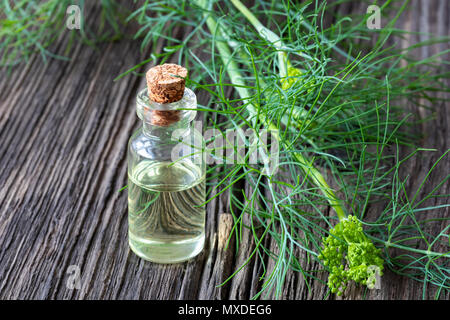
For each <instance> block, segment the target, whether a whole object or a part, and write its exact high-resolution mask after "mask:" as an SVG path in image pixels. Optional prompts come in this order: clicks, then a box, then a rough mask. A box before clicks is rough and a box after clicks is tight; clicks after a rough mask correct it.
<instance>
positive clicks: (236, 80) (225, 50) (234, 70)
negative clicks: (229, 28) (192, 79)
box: [196, 0, 346, 220]
mask: <svg viewBox="0 0 450 320" xmlns="http://www.w3.org/2000/svg"><path fill="white" fill-rule="evenodd" d="M196 1H197V3H198V4H199V6H200V7H201V8H203V9H204V10H205V12H204V15H205V17H206V24H207V26H208V28H209V30H210V32H211V34H214V33H216V32H217V31H218V26H217V23H216V21H214V19H213V18H212V17H211V16H209V14H208V13H207V12H206V10H207V7H206V0H196ZM219 31H220V30H219ZM215 46H216V47H217V50H218V51H219V54H220V57H221V59H222V61H223V64H224V66H225V68H226V70H227V73H228V75H229V77H230V80H231V83H233V84H234V85H236V87H235V89H236V90H237V92H238V94H239V95H240V96H241V98H242V99H244V103H247V106H246V108H247V110H248V111H249V113H250V114H251V116H252V117H253V118H255V117H259V120H260V121H261V122H262V123H265V124H266V125H267V126H268V127H269V130H271V132H272V134H274V135H275V138H276V139H277V140H278V141H280V138H279V136H278V129H277V128H276V127H275V125H273V124H272V123H271V122H270V121H269V120H268V119H267V117H266V115H265V112H264V111H263V110H260V109H259V110H257V108H256V107H255V106H254V105H253V104H252V103H251V102H248V101H247V98H248V97H249V96H250V93H249V91H248V90H247V88H245V83H244V81H243V80H242V76H241V74H240V72H239V69H238V66H237V64H236V62H235V61H234V60H233V57H232V55H231V51H230V49H229V47H228V45H227V44H226V43H225V42H224V41H221V40H217V39H216V43H215ZM283 146H284V147H285V148H286V149H287V150H288V149H290V146H289V145H287V144H286V143H285V142H283ZM293 155H294V158H295V159H296V160H297V161H298V163H299V165H300V167H301V168H302V170H303V171H304V173H305V175H306V177H307V178H309V179H310V181H312V182H313V183H314V184H315V185H316V186H317V187H318V188H319V189H320V190H321V191H322V193H323V194H324V195H325V197H326V198H327V200H328V202H329V204H330V206H331V207H332V208H333V209H334V210H335V211H336V214H337V216H338V218H339V220H342V219H344V218H345V217H346V214H345V211H344V209H343V207H342V205H341V204H340V201H339V199H338V198H337V197H336V196H335V194H334V191H333V189H331V188H330V187H329V185H328V184H327V182H326V181H325V179H324V177H323V175H322V174H321V173H320V172H319V170H317V169H316V168H315V167H314V166H313V165H312V164H311V163H310V162H309V161H308V160H306V159H305V158H304V157H303V156H302V155H301V154H300V153H298V152H294V153H293Z"/></svg>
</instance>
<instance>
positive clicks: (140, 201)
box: [128, 161, 205, 263]
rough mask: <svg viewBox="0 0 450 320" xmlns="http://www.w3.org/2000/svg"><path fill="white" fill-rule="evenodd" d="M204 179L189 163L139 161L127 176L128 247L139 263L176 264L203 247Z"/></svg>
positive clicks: (199, 171) (196, 168)
mask: <svg viewBox="0 0 450 320" xmlns="http://www.w3.org/2000/svg"><path fill="white" fill-rule="evenodd" d="M204 202H205V176H204V175H203V176H202V175H201V170H200V168H199V167H198V166H196V165H194V164H193V163H191V162H180V163H176V162H175V163H170V162H154V161H143V162H140V163H139V164H138V165H137V166H135V167H134V168H132V170H131V172H129V175H128V225H129V233H128V235H129V244H130V247H131V249H132V250H133V251H134V252H135V253H136V254H137V255H138V256H140V257H141V258H143V259H146V260H149V261H153V262H158V263H176V262H181V261H185V260H187V259H190V258H192V257H194V256H196V255H197V254H198V253H200V251H201V250H202V249H203V246H204V242H205V207H204V205H203V203H204Z"/></svg>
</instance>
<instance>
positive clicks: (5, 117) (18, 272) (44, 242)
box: [0, 0, 450, 299]
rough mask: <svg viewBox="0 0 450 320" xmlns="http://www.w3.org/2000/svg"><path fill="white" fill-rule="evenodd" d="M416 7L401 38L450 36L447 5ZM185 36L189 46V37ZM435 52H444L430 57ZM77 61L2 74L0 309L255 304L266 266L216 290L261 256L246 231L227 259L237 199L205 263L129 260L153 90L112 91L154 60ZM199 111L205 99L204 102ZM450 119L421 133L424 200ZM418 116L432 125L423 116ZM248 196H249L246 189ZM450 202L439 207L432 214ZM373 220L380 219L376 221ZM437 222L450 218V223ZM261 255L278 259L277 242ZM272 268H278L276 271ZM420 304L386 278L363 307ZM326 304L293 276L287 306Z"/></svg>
mask: <svg viewBox="0 0 450 320" xmlns="http://www.w3.org/2000/svg"><path fill="white" fill-rule="evenodd" d="M411 6H412V7H413V8H418V9H416V10H415V11H413V12H421V14H422V15H421V16H420V17H415V16H414V14H413V13H410V14H409V15H407V16H406V17H407V18H405V19H404V20H403V21H402V22H401V23H402V26H403V27H406V28H407V29H410V30H414V31H424V30H429V31H430V32H431V33H433V34H437V35H448V32H449V30H450V25H449V19H448V12H449V10H450V8H449V4H448V1H446V0H436V1H429V2H428V1H415V2H414V1H413V4H412V5H411ZM436 8H438V9H436ZM363 9H364V8H363V6H362V5H361V4H358V5H355V4H353V5H348V4H344V5H342V6H340V7H339V10H340V12H341V14H345V12H349V11H350V10H352V11H353V10H363ZM417 10H419V11H417ZM98 14H99V11H98V8H97V9H95V8H94V9H93V10H90V11H89V15H88V17H87V18H88V22H90V23H93V22H94V21H95V20H96V17H97V15H98ZM417 18H419V19H417ZM129 28H133V26H129ZM177 36H178V37H182V36H183V33H182V30H180V32H179V33H178V34H177ZM424 39H425V38H424V35H411V37H410V39H409V41H411V42H417V41H419V40H424ZM63 48H64V43H63V42H61V43H57V44H56V45H55V47H54V48H53V49H54V50H55V51H56V52H59V51H61V50H62V49H63ZM438 49H439V50H443V47H442V46H441V47H439V48H434V49H433V50H438ZM433 50H429V51H427V50H422V51H421V52H420V54H421V56H422V57H426V56H429V55H431V54H434V53H435V52H436V51H433ZM71 56H72V61H71V62H69V63H68V62H64V61H58V60H50V61H49V63H48V64H43V63H42V61H41V60H40V57H39V56H35V57H33V58H32V59H31V60H30V61H29V62H28V63H27V64H26V65H23V66H20V67H18V68H15V69H14V70H13V72H12V74H11V75H10V76H9V77H8V76H7V75H6V71H4V70H1V71H0V141H1V143H0V156H1V158H0V167H1V168H2V169H3V170H2V171H1V172H0V298H2V299H17V298H21V299H30V298H33V299H46V298H51V299H243V298H244V299H247V298H251V297H253V296H254V295H255V294H256V293H257V292H258V291H259V290H260V289H261V285H262V280H260V275H261V273H262V263H261V262H260V261H256V260H252V261H250V263H249V264H248V265H247V266H246V267H245V268H244V269H243V270H242V271H241V272H239V273H238V274H237V276H236V277H235V278H233V279H232V280H231V281H230V282H228V283H227V284H226V285H224V286H222V287H216V286H217V285H219V284H220V283H222V282H223V281H224V280H225V279H227V277H228V276H229V275H231V274H232V273H233V272H234V270H236V268H238V267H240V266H241V264H242V263H243V262H244V261H245V260H246V258H247V257H248V255H249V254H250V253H251V252H252V250H253V249H254V245H255V244H254V243H253V242H252V241H251V239H252V237H251V234H250V233H249V231H248V230H244V232H243V235H242V239H241V241H240V246H239V248H240V250H239V252H238V253H237V254H236V255H235V245H236V244H235V243H234V241H231V243H230V246H229V248H228V249H227V250H226V251H225V250H224V245H225V242H226V239H227V238H228V236H229V234H230V232H231V225H232V221H231V217H230V215H228V214H227V213H228V212H229V211H228V207H227V204H228V197H229V194H228V193H224V194H223V195H221V196H220V197H219V198H217V199H215V200H213V201H211V202H210V203H209V204H208V205H207V211H208V215H207V239H208V240H207V244H206V247H205V250H204V251H203V252H202V253H201V254H200V255H199V256H198V257H197V258H196V259H193V260H192V261H190V262H187V263H183V264H177V265H157V264H152V263H150V262H146V261H144V260H142V259H139V258H137V257H136V256H135V255H134V254H133V253H132V252H131V251H130V250H129V248H128V243H127V195H126V191H123V192H120V193H119V192H117V190H119V189H120V188H121V187H122V186H124V185H126V183H127V182H126V177H127V174H126V144H127V141H128V138H129V136H130V135H131V133H132V132H133V131H134V130H135V129H136V128H137V126H138V125H139V121H138V119H137V117H136V115H135V106H134V101H135V96H136V93H137V91H138V89H139V88H141V87H143V86H144V85H145V84H144V82H143V80H142V79H141V78H138V77H135V76H128V77H126V78H125V79H123V80H121V81H118V82H113V81H112V79H114V78H115V77H116V76H117V75H119V74H120V73H121V72H124V71H126V70H127V69H128V68H129V67H130V66H133V65H135V64H137V63H138V62H140V61H142V60H143V59H144V58H145V54H142V53H140V44H139V42H138V41H132V40H126V39H123V40H121V41H120V42H116V43H104V44H100V45H99V50H95V49H93V48H90V47H87V46H83V45H81V44H77V45H76V46H75V47H74V48H73V51H72V53H71ZM446 58H447V60H448V56H447V57H446ZM447 98H448V97H447ZM202 99H203V100H202ZM199 100H200V101H204V98H202V96H201V95H200V96H199ZM410 107H411V108H415V107H414V106H410ZM447 107H448V104H444V103H442V106H440V107H439V108H437V111H438V113H437V115H436V117H435V118H434V119H433V120H432V121H430V122H427V123H424V124H423V125H422V128H420V130H421V131H422V132H424V133H426V136H425V137H424V139H423V141H421V142H420V143H421V144H422V145H424V146H426V147H429V148H436V149H437V150H439V151H440V152H437V153H435V154H431V155H428V156H425V157H422V158H419V157H418V158H417V159H414V162H413V163H412V165H411V168H410V171H409V172H410V173H413V174H414V175H413V177H412V178H413V179H412V183H411V185H410V186H409V188H410V189H411V190H415V189H417V187H418V185H419V184H420V182H421V179H422V178H423V175H424V173H425V172H426V171H427V170H428V169H429V168H430V167H431V165H432V163H433V162H434V161H435V160H436V159H437V157H438V156H439V154H440V153H442V151H444V150H446V149H448V148H449V142H448V141H449V139H448V137H449V136H450V134H449V131H448V130H449V129H448V128H449V124H450V113H449V112H447V109H446V108H447ZM415 112H416V113H417V114H419V115H421V116H422V117H424V116H426V115H427V111H425V110H419V111H417V110H416V111H415ZM448 164H449V163H448V161H447V165H445V166H442V167H443V168H444V169H441V170H445V168H448V167H449V166H448ZM443 174H446V172H443V171H439V170H438V171H436V172H434V173H433V174H432V176H431V180H430V181H431V183H430V186H427V187H426V188H425V190H424V191H423V192H426V191H430V188H431V185H432V184H433V182H435V181H439V179H440V178H441V177H442V175H443ZM243 188H244V189H245V190H246V192H251V187H250V186H249V185H248V184H247V185H244V186H243ZM445 188H446V189H445V190H443V192H447V193H449V192H450V186H445ZM447 200H448V199H447ZM447 200H446V199H434V200H433V201H434V202H433V205H437V204H443V203H445V201H447ZM376 210H377V208H376V207H372V208H371V211H370V212H369V214H375V213H376ZM437 214H440V215H446V216H448V214H449V211H448V209H445V210H442V211H441V212H439V213H437ZM246 219H247V220H246V223H248V222H249V221H248V217H246ZM437 227H438V226H437ZM264 245H265V246H267V247H271V248H273V249H274V250H276V247H275V244H274V243H270V241H269V240H265V242H264ZM297 251H298V252H297V254H298V255H299V256H302V257H304V261H305V265H304V266H303V268H305V269H307V270H315V269H317V268H318V267H319V266H318V265H317V263H314V262H311V263H310V264H307V263H306V261H307V259H306V255H305V253H304V252H300V251H299V250H297ZM264 264H265V265H266V267H267V266H268V267H269V268H273V262H272V261H270V260H269V259H266V260H264ZM70 266H77V267H79V268H80V271H81V288H80V289H71V288H70V287H68V284H69V283H70V275H71V274H68V273H67V271H68V270H69V268H70ZM321 278H322V279H326V275H325V274H323V275H322V276H321ZM421 294H422V291H421V284H420V283H417V282H414V281H411V280H408V279H406V278H403V277H401V276H398V275H396V274H393V273H392V272H389V271H388V272H386V275H385V276H384V277H383V278H382V289H381V290H377V291H370V292H368V293H367V294H366V298H368V299H413V298H414V299H415V298H420V297H421ZM433 294H434V293H433V291H432V290H431V291H430V292H427V294H426V297H427V298H433ZM325 295H326V288H325V287H324V286H323V285H322V284H320V283H318V282H317V281H316V282H313V283H311V288H310V289H308V287H307V286H305V284H304V282H303V278H302V276H301V274H298V273H294V272H288V275H287V278H286V284H285V289H284V290H283V294H282V298H283V299H322V298H324V296H325ZM363 296H364V292H363V290H361V289H360V288H352V290H350V291H349V292H348V294H346V296H345V297H344V298H346V299H348V298H362V297H363ZM269 297H273V296H269ZM446 297H447V298H448V296H446Z"/></svg>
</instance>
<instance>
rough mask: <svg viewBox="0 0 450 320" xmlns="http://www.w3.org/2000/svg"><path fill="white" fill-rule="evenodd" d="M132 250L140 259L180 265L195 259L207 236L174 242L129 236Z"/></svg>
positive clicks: (130, 234)
mask: <svg viewBox="0 0 450 320" xmlns="http://www.w3.org/2000/svg"><path fill="white" fill-rule="evenodd" d="M128 243H129V245H130V249H131V250H132V251H133V252H134V253H135V254H136V255H137V256H138V257H140V258H142V259H144V260H147V261H151V262H155V263H164V264H170V263H179V262H183V261H186V260H189V259H192V258H194V257H195V256H196V255H198V254H199V253H200V252H201V251H202V250H203V247H204V245H205V235H204V234H202V235H201V236H198V237H196V238H192V239H189V240H182V241H174V242H163V241H155V240H149V239H143V238H140V237H135V236H133V234H132V233H129V234H128Z"/></svg>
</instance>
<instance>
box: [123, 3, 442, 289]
mask: <svg viewBox="0 0 450 320" xmlns="http://www.w3.org/2000/svg"><path fill="white" fill-rule="evenodd" d="M390 3H391V2H390V1H388V2H387V3H386V4H385V5H384V6H383V10H387V9H388V5H389V4H390ZM407 4H408V1H405V2H403V3H402V4H401V6H399V7H398V8H397V7H396V8H395V9H396V10H397V12H394V13H393V14H394V19H392V20H391V22H390V23H389V24H388V25H387V26H386V27H384V28H383V29H382V30H380V31H378V32H377V33H376V35H377V37H378V38H377V39H378V40H377V41H376V43H375V44H374V45H373V46H370V47H369V46H367V45H364V42H365V41H364V40H368V39H370V37H371V36H373V35H374V33H373V32H372V31H370V30H367V28H366V27H365V18H366V17H365V16H364V15H361V16H360V17H356V18H355V19H354V20H352V19H350V18H349V17H343V18H339V17H338V18H336V20H335V21H334V23H333V24H332V26H331V27H328V28H327V27H325V26H324V22H323V19H324V17H325V16H327V15H328V16H333V12H332V11H333V5H331V6H329V7H327V6H326V3H325V2H319V1H308V2H304V3H301V4H297V3H294V2H292V1H287V0H286V1H276V2H273V1H259V2H258V3H257V4H256V5H255V7H253V8H251V9H249V8H247V7H246V5H245V4H244V3H243V2H241V1H238V0H232V1H230V2H220V1H209V0H195V1H171V0H168V1H151V2H149V1H146V2H145V3H144V4H143V5H142V6H141V7H140V8H139V9H138V10H136V11H135V12H134V13H133V14H132V15H130V17H129V20H132V19H135V20H136V21H137V22H138V23H139V24H140V25H141V28H140V30H139V32H138V34H137V35H136V37H137V38H139V37H143V40H142V48H146V47H147V46H148V45H149V44H153V45H154V47H156V46H155V44H156V43H157V42H158V41H160V40H161V39H164V49H163V51H162V52H153V53H152V55H151V57H150V58H149V59H148V60H145V61H143V62H142V63H141V64H139V65H137V66H135V67H133V68H132V69H130V70H129V71H128V72H126V73H125V74H123V75H121V76H120V77H122V76H124V75H126V74H128V73H130V72H135V71H136V70H138V68H139V67H140V66H142V65H144V64H146V63H149V62H160V63H162V62H164V61H166V60H167V59H169V58H170V57H172V56H175V57H176V58H177V59H178V63H179V64H184V65H185V66H186V67H187V68H189V69H190V70H191V71H190V74H191V78H190V80H189V81H190V84H191V85H192V86H194V87H195V88H197V89H200V90H205V91H206V92H208V93H209V95H210V99H209V100H208V101H206V103H205V105H204V106H202V107H201V108H200V110H202V111H204V112H205V113H206V116H205V120H206V121H205V122H206V124H207V125H208V126H210V127H212V128H215V129H218V130H220V131H221V132H225V131H226V130H227V129H240V128H245V127H247V128H252V129H254V130H255V131H256V132H259V131H260V130H262V129H267V128H269V129H271V130H273V131H274V132H276V134H275V139H277V140H278V141H279V144H280V160H279V172H278V173H277V174H276V175H267V174H266V173H264V172H263V171H261V170H260V169H259V168H258V167H255V166H253V165H249V164H248V163H244V164H236V165H234V166H229V165H226V164H217V165H215V166H212V167H211V168H210V169H209V171H208V173H209V179H210V181H213V179H214V181H218V183H214V184H213V183H210V185H209V194H212V191H214V190H217V191H216V192H215V194H214V196H211V197H210V199H209V200H208V201H211V200H212V199H213V198H215V197H217V196H220V195H221V194H223V193H224V192H225V191H227V190H228V191H230V203H229V210H230V212H231V213H232V214H233V217H234V221H235V225H234V228H233V235H232V236H234V237H235V239H236V243H237V245H238V246H239V243H240V241H241V236H242V230H243V229H244V228H248V229H249V230H250V231H251V234H252V235H253V238H254V243H255V248H254V250H253V251H252V253H251V254H250V255H249V257H248V259H247V260H246V262H245V263H244V264H243V265H242V266H240V267H239V268H238V269H237V270H236V271H235V272H234V273H233V274H232V275H231V276H230V278H228V279H227V280H226V281H225V283H226V282H227V281H229V279H231V278H232V277H233V276H234V275H235V274H236V273H237V272H239V271H240V270H241V269H242V268H244V267H245V265H246V264H247V263H248V262H249V261H250V260H251V259H254V258H258V259H260V260H261V263H262V266H263V273H262V274H261V279H264V282H263V284H262V285H261V291H260V292H258V293H257V294H256V295H255V296H254V297H253V298H257V297H259V296H260V295H261V294H262V293H263V292H266V293H269V292H271V291H273V292H274V293H275V295H276V296H279V295H280V294H281V290H282V288H283V283H284V279H285V276H286V273H287V271H288V270H289V269H292V270H294V271H298V272H301V273H302V275H303V277H304V279H305V281H306V285H307V286H309V282H310V281H311V280H317V281H321V280H320V277H319V276H318V271H317V270H306V269H304V267H303V265H304V263H303V262H302V261H301V258H300V257H298V255H296V252H298V251H297V250H298V249H300V250H303V251H304V252H306V257H307V259H308V260H309V259H315V260H317V261H319V262H320V263H323V264H324V267H325V268H326V269H327V270H328V271H329V272H330V277H329V283H328V284H329V286H330V289H331V291H332V292H336V293H339V294H342V293H343V292H344V289H345V287H346V286H347V282H348V281H349V280H354V281H356V282H358V283H361V284H365V285H368V286H369V287H372V286H373V276H374V275H373V272H372V271H370V270H368V269H367V267H369V265H375V266H378V267H379V270H382V269H383V265H384V266H385V267H386V268H389V269H390V270H392V271H394V272H396V273H399V274H402V275H405V276H408V277H410V278H412V279H415V280H418V281H421V282H423V283H424V286H423V287H424V291H423V292H424V297H425V292H426V288H427V286H428V285H429V284H432V285H434V286H435V287H436V288H437V289H436V291H435V292H436V297H439V296H440V294H442V292H448V291H449V290H450V280H449V277H450V273H449V272H450V269H449V258H450V253H449V251H450V248H449V241H448V240H449V239H448V231H449V226H448V225H447V226H446V227H444V228H442V229H441V230H439V231H438V232H437V233H433V234H431V233H429V232H427V231H426V230H427V229H428V228H429V226H430V225H432V224H433V223H434V222H436V221H438V222H440V223H442V224H444V223H443V222H445V221H448V219H449V218H448V217H445V216H443V217H440V218H436V219H427V218H426V217H425V218H424V214H425V213H428V212H432V211H433V210H445V208H446V207H447V205H441V206H432V205H429V206H425V204H426V203H427V201H428V200H430V199H433V198H436V197H443V196H448V195H445V194H444V195H439V194H438V191H439V190H440V188H441V187H442V186H443V185H445V184H446V183H447V182H448V179H449V176H446V177H443V179H442V181H441V182H439V183H438V184H437V185H436V187H435V188H433V189H432V191H431V192H429V193H428V194H426V195H425V197H424V198H423V199H417V195H418V194H419V193H420V191H421V189H422V188H423V186H424V184H425V182H426V179H427V178H428V176H429V175H430V174H431V172H432V171H433V170H434V168H435V167H436V166H438V165H439V162H440V161H441V160H442V159H445V158H446V157H447V153H448V152H445V153H444V154H443V155H442V157H440V158H439V159H438V161H436V163H435V164H434V165H433V167H432V168H431V169H430V172H428V174H427V176H426V177H425V179H424V182H423V183H422V184H421V186H420V188H419V190H417V191H416V193H415V195H414V196H413V197H412V198H410V197H409V196H408V192H407V190H406V187H405V186H406V184H407V180H408V179H407V178H403V179H402V178H400V173H399V172H400V169H401V166H402V165H405V163H407V161H408V160H409V159H410V158H412V157H413V156H417V153H420V152H432V151H433V150H428V149H421V148H417V147H415V146H414V141H415V140H417V135H415V134H414V133H413V130H411V125H414V124H415V123H414V119H411V118H412V117H411V115H409V114H408V113H407V112H405V109H404V107H403V106H404V105H405V101H412V102H417V101H427V102H429V103H434V102H436V101H439V99H440V98H437V97H436V95H432V94H430V93H437V92H443V93H446V92H449V88H448V86H447V85H446V84H445V79H446V78H448V75H449V74H448V72H447V71H445V70H444V69H441V68H439V66H441V65H442V64H444V65H445V64H448V63H447V62H445V61H440V60H439V59H440V57H442V56H444V55H445V54H446V53H448V50H447V51H444V52H440V53H438V54H436V55H434V56H433V57H430V58H427V59H423V60H415V59H413V58H412V57H411V55H410V52H411V51H412V50H413V49H416V48H419V47H421V46H426V45H429V44H433V43H438V42H440V41H442V42H445V41H448V39H446V38H443V39H434V40H432V41H428V42H426V43H419V44H415V45H413V46H411V47H408V48H404V49H399V48H397V46H395V45H392V44H390V42H389V41H390V39H391V38H392V37H394V36H401V35H402V34H403V31H401V30H398V29H395V28H394V23H395V21H396V19H397V18H398V17H399V16H400V14H401V13H402V11H404V10H405V8H406V7H407ZM174 28H184V29H186V30H188V32H187V36H186V37H185V38H184V39H176V38H174V37H173V36H172V31H173V30H174ZM366 42H367V41H366ZM402 61H406V62H408V63H407V64H402V63H401V62H402ZM425 67H426V68H427V70H429V71H428V72H427V73H424V72H423V68H425ZM120 77H119V78H120ZM230 88H231V89H232V90H233V91H231V93H232V96H231V97H230V96H229V93H230ZM213 140H214V138H212V139H211V141H213ZM211 141H210V142H211ZM249 143H250V142H249V141H245V144H246V147H247V150H249V149H250V145H249ZM400 148H403V149H408V148H410V149H412V150H413V151H412V152H411V153H410V154H408V155H407V156H405V157H403V158H401V157H400V155H399V151H398V150H399V149H400ZM393 150H397V152H393ZM235 151H237V150H235ZM246 156H247V159H248V154H247V155H246ZM300 173H301V174H300ZM244 180H245V181H246V183H247V184H248V185H250V186H251V189H252V190H253V192H252V193H251V194H246V193H245V192H244V191H243V190H241V189H240V185H241V184H242V181H244ZM380 203H381V204H382V205H383V210H381V212H379V213H378V214H376V215H375V216H373V214H372V216H371V217H370V220H367V219H366V214H367V213H368V211H369V210H368V209H369V208H370V207H371V206H375V205H379V204H380ZM328 205H329V206H331V207H332V208H333V210H334V212H335V214H336V215H334V214H328V212H327V210H326V207H327V206H328ZM419 213H420V214H419ZM246 216H247V217H249V218H248V219H246V218H245V217H246ZM244 221H249V222H244ZM363 227H364V228H363ZM266 237H270V238H271V240H273V241H275V242H276V244H277V250H276V251H273V250H272V249H271V248H270V247H267V246H265V245H264V243H265V242H264V239H265V238H266ZM376 247H378V248H376ZM361 248H362V249H361ZM336 249H338V250H343V251H344V252H341V251H336ZM358 250H362V251H358ZM336 252H340V253H339V255H338V256H336ZM264 256H269V257H270V258H271V259H273V260H274V264H273V265H274V266H273V268H272V270H268V268H267V266H266V263H265V262H264ZM361 257H362V259H361ZM381 258H382V259H381ZM333 269H334V270H333Z"/></svg>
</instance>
